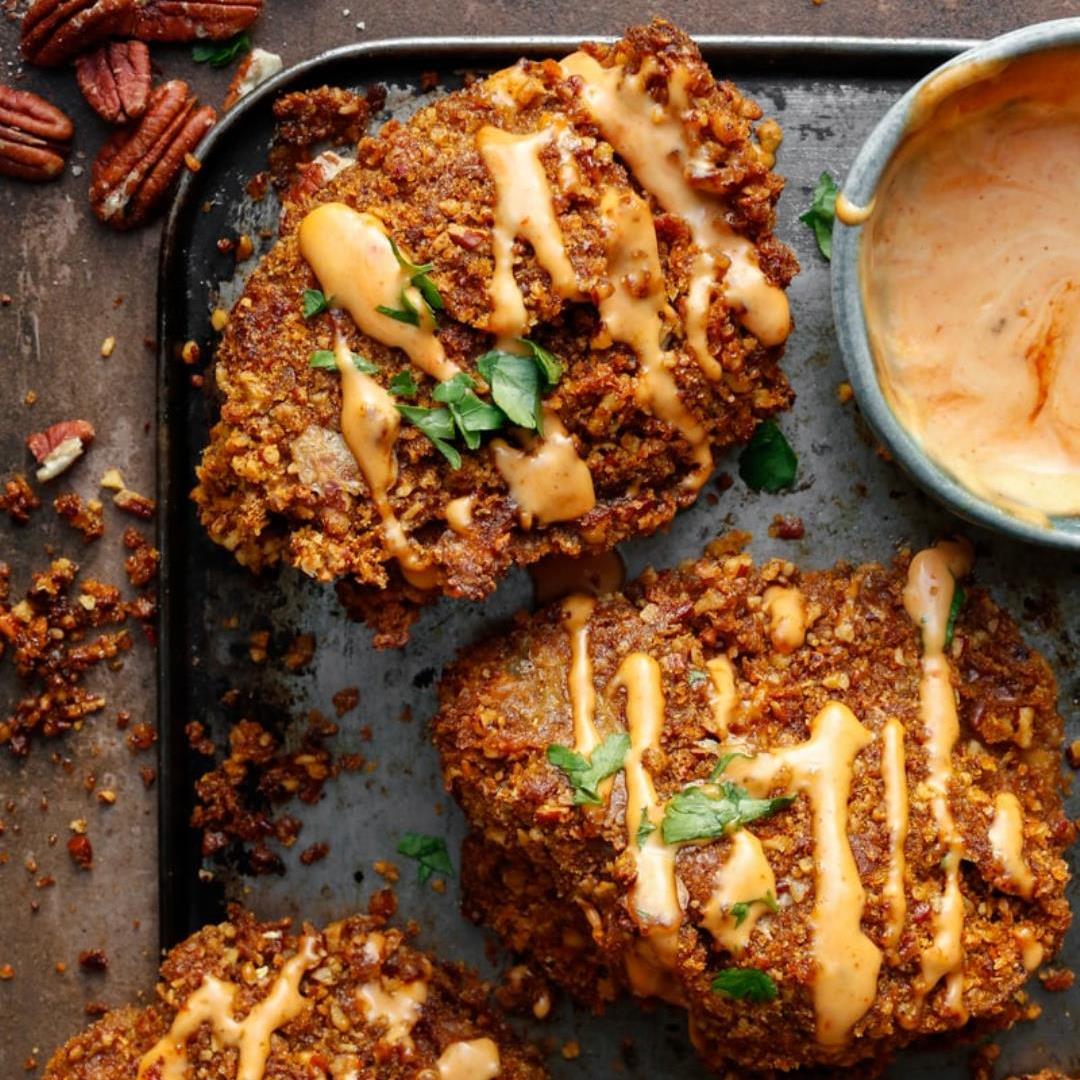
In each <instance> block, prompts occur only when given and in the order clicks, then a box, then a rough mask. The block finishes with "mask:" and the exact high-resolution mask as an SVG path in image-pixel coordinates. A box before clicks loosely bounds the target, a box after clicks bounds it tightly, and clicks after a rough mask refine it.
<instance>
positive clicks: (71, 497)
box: [53, 491, 105, 544]
mask: <svg viewBox="0 0 1080 1080" xmlns="http://www.w3.org/2000/svg"><path fill="white" fill-rule="evenodd" d="M53 509H54V510H55V511H56V512H57V514H59V515H60V517H62V518H63V519H64V521H66V522H67V523H68V524H69V525H70V526H71V527H72V528H73V529H74V530H75V531H76V532H79V533H82V538H83V542H84V543H87V544H89V543H92V542H93V541H94V540H98V539H100V538H101V536H102V535H103V534H104V532H105V514H104V507H103V506H102V505H101V503H100V502H99V501H98V500H97V499H87V500H86V501H85V502H84V501H83V498H82V496H81V495H78V494H76V493H75V492H74V491H68V492H65V493H63V494H62V495H57V497H56V498H55V499H53Z"/></svg>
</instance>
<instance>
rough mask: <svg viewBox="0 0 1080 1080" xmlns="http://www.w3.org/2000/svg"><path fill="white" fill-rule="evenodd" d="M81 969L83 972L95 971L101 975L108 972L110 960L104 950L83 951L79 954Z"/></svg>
mask: <svg viewBox="0 0 1080 1080" xmlns="http://www.w3.org/2000/svg"><path fill="white" fill-rule="evenodd" d="M79 967H81V968H82V969H83V971H93V972H96V973H98V974H100V973H102V972H104V971H107V970H108V968H109V958H108V956H106V955H105V950H104V949H83V951H82V952H81V953H79Z"/></svg>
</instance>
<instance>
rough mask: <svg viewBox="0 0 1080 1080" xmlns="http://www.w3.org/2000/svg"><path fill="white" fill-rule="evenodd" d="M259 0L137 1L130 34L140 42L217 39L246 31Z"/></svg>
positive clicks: (256, 14)
mask: <svg viewBox="0 0 1080 1080" xmlns="http://www.w3.org/2000/svg"><path fill="white" fill-rule="evenodd" d="M262 6H263V0H149V2H148V3H145V4H137V5H136V8H135V17H134V22H133V24H132V34H133V35H134V36H135V37H137V38H141V39H142V40H143V41H194V40H196V39H200V40H202V39H206V38H209V39H210V40H215V41H216V40H221V39H222V38H229V37H232V36H233V35H234V34H238V33H240V31H241V30H246V29H247V28H248V27H249V26H250V25H251V24H252V23H253V22H254V21H255V20H256V19H257V18H258V17H259V12H260V11H262Z"/></svg>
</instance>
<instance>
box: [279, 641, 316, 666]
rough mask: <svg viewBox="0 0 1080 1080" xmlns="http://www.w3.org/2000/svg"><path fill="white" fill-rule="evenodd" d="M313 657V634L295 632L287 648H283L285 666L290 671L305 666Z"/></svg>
mask: <svg viewBox="0 0 1080 1080" xmlns="http://www.w3.org/2000/svg"><path fill="white" fill-rule="evenodd" d="M314 657H315V635H314V634H297V635H296V637H294V638H293V639H292V641H290V642H289V647H288V649H286V650H285V656H284V661H285V666H286V667H287V668H288V669H289V670H290V671H299V670H300V668H304V667H307V666H308V664H310V663H311V661H312V660H313V659H314Z"/></svg>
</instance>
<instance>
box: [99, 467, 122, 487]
mask: <svg viewBox="0 0 1080 1080" xmlns="http://www.w3.org/2000/svg"><path fill="white" fill-rule="evenodd" d="M98 484H99V485H100V486H101V487H103V488H109V490H110V491H123V490H124V488H125V487H126V485H125V484H124V478H123V476H121V475H120V470H119V469H107V470H106V471H105V473H104V474H103V475H102V477H101V479H100V480H99V481H98Z"/></svg>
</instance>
